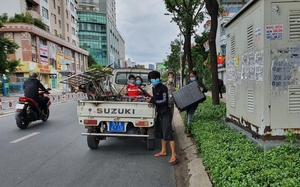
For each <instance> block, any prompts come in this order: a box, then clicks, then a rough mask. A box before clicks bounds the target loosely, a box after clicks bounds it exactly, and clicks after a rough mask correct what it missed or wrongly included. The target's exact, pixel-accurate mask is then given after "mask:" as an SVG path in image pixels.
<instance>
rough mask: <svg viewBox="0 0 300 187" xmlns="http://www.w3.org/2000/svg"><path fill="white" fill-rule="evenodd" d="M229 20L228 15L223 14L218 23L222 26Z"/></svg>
mask: <svg viewBox="0 0 300 187" xmlns="http://www.w3.org/2000/svg"><path fill="white" fill-rule="evenodd" d="M229 20H230V17H228V16H223V17H222V18H221V20H220V25H221V26H222V27H224V25H225V24H226V23H228V21H229Z"/></svg>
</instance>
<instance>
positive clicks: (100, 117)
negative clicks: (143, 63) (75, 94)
mask: <svg viewBox="0 0 300 187" xmlns="http://www.w3.org/2000/svg"><path fill="white" fill-rule="evenodd" d="M149 71H151V70H148V69H134V68H133V69H131V68H123V69H114V70H113V71H112V74H111V76H110V77H109V79H110V80H109V82H110V84H112V86H113V87H114V89H115V90H117V92H119V93H121V92H122V91H123V90H125V87H126V84H127V79H128V76H129V75H130V74H133V75H135V76H141V77H142V79H143V81H144V84H147V85H148V73H149ZM148 87H149V85H148ZM150 90H151V89H150V88H148V91H150ZM150 93H151V92H150ZM120 98H123V99H120V100H118V99H115V100H105V101H103V100H91V99H90V100H87V99H86V100H79V101H78V106H77V115H78V118H79V123H80V124H82V125H84V127H85V128H87V133H82V135H85V136H87V144H88V146H89V148H91V149H96V148H97V147H98V145H99V142H100V140H105V139H106V138H107V137H119V138H120V139H125V138H128V137H137V138H144V139H147V141H146V142H147V148H148V149H150V150H152V149H155V137H154V124H155V120H156V109H155V105H153V104H151V103H147V102H145V101H143V99H141V97H140V96H136V97H135V98H130V99H128V98H127V97H120ZM124 98H125V99H124Z"/></svg>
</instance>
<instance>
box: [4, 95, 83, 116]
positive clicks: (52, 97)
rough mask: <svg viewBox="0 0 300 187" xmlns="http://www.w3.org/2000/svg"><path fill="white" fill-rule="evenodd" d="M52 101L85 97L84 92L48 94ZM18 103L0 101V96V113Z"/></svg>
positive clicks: (14, 101) (16, 101) (15, 101)
mask: <svg viewBox="0 0 300 187" xmlns="http://www.w3.org/2000/svg"><path fill="white" fill-rule="evenodd" d="M49 98H50V101H51V102H52V103H57V102H63V103H64V102H66V101H67V100H75V101H77V100H78V99H83V98H87V95H86V93H81V92H80V93H65V94H62V95H49ZM17 103H18V100H7V101H2V100H1V97H0V115H1V114H4V111H5V110H10V109H14V108H15V107H16V105H17Z"/></svg>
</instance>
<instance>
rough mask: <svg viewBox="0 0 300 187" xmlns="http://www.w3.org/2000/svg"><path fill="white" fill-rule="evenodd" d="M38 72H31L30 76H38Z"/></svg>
mask: <svg viewBox="0 0 300 187" xmlns="http://www.w3.org/2000/svg"><path fill="white" fill-rule="evenodd" d="M37 76H38V74H37V73H36V72H30V73H29V77H34V78H37Z"/></svg>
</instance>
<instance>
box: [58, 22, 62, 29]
mask: <svg viewBox="0 0 300 187" xmlns="http://www.w3.org/2000/svg"><path fill="white" fill-rule="evenodd" d="M58 25H59V28H60V29H61V21H60V20H58Z"/></svg>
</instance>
